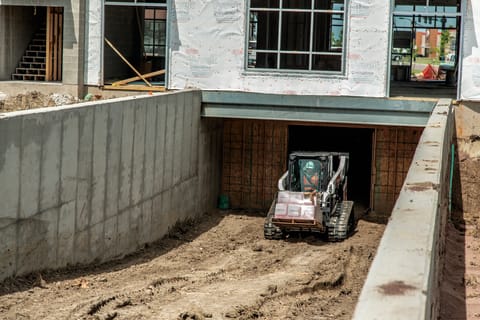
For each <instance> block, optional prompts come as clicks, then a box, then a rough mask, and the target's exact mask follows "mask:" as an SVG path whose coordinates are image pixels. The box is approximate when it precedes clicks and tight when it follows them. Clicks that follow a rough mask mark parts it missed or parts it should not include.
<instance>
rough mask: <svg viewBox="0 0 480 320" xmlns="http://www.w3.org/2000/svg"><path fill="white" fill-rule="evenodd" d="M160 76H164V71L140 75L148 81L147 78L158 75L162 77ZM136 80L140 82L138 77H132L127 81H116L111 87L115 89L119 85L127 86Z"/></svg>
mask: <svg viewBox="0 0 480 320" xmlns="http://www.w3.org/2000/svg"><path fill="white" fill-rule="evenodd" d="M162 74H165V70H158V71H153V72H150V73H146V74H142V76H143V77H144V78H146V79H148V78H151V77H155V76H159V75H162ZM138 80H141V78H140V77H138V76H137V77H132V78H128V79H125V80H120V81H116V82H114V83H112V86H114V87H116V86H120V85H123V84H127V83H129V82H132V81H138Z"/></svg>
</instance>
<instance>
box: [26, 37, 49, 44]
mask: <svg viewBox="0 0 480 320" xmlns="http://www.w3.org/2000/svg"><path fill="white" fill-rule="evenodd" d="M45 42H47V38H46V36H45V35H44V36H38V35H37V36H35V38H33V39H32V41H30V44H40V45H45Z"/></svg>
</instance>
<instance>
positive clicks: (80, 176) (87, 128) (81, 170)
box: [75, 108, 95, 247]
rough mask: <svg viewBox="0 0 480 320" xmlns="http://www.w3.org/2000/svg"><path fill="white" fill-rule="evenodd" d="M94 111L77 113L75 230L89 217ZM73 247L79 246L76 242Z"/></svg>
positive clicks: (82, 229)
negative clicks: (77, 143)
mask: <svg viewBox="0 0 480 320" xmlns="http://www.w3.org/2000/svg"><path fill="white" fill-rule="evenodd" d="M94 111H95V110H94V109H92V108H91V109H82V110H81V111H80V114H79V145H78V169H77V213H76V219H75V228H76V231H84V230H86V229H87V228H88V225H89V219H90V217H89V215H88V213H89V212H90V208H91V197H92V192H91V189H90V186H91V184H92V156H93V123H94ZM75 247H79V246H78V245H77V244H76V245H75ZM86 247H88V245H87V246H86Z"/></svg>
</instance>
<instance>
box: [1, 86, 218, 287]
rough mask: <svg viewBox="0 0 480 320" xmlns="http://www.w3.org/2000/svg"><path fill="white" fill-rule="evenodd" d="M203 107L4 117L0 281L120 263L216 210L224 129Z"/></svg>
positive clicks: (106, 104)
mask: <svg viewBox="0 0 480 320" xmlns="http://www.w3.org/2000/svg"><path fill="white" fill-rule="evenodd" d="M184 95H185V97H183V96H184ZM192 96H193V97H194V98H192ZM192 103H196V105H192ZM200 108H201V106H200V92H199V91H192V92H179V93H172V94H165V95H155V96H145V97H130V98H122V99H116V100H111V101H99V102H90V103H84V104H81V105H77V106H66V107H59V108H55V109H48V110H47V109H45V110H41V109H37V110H29V111H22V112H14V113H9V114H7V115H6V116H5V117H4V118H2V119H0V133H1V134H2V141H1V142H0V152H1V153H0V178H1V179H2V183H1V184H0V191H3V192H2V193H0V201H1V202H2V203H4V204H5V206H4V207H3V208H4V209H3V210H1V211H0V231H1V232H0V256H1V257H2V259H0V260H1V261H0V280H1V279H4V278H5V277H8V276H12V275H21V274H25V273H28V272H34V271H38V270H41V269H44V268H58V267H64V266H66V265H68V264H70V265H71V264H78V263H81V264H84V263H90V262H93V261H105V260H109V259H113V258H117V257H122V256H124V255H125V254H128V253H130V252H133V251H135V250H137V249H138V248H140V247H141V246H142V245H144V244H145V243H147V242H151V241H155V240H158V239H159V238H161V237H162V236H164V235H165V234H166V233H167V232H168V230H169V229H170V228H171V227H172V226H173V225H174V224H175V223H177V222H179V221H182V220H185V219H189V218H194V217H196V216H198V215H199V214H201V213H203V212H205V211H208V210H209V209H211V208H212V207H214V206H215V204H216V201H215V200H216V197H217V195H218V184H216V183H213V186H212V188H208V187H207V186H208V185H209V184H210V185H211V184H212V181H213V179H219V177H220V172H219V166H218V165H219V161H220V160H219V158H218V159H217V158H216V157H219V156H220V154H221V153H220V147H221V145H220V144H219V143H217V142H218V141H219V139H218V137H221V136H222V127H221V126H220V125H218V123H221V120H212V119H209V120H201V119H200V113H199V112H200ZM190 110H191V111H190ZM203 121H206V122H208V123H209V124H208V125H202V124H200V123H201V122H203ZM178 130H182V131H185V132H182V133H178V132H177V131H178ZM192 146H196V147H195V148H194V147H192ZM203 149H205V150H203ZM192 159H196V160H198V161H199V162H203V163H201V164H199V163H194V164H192V163H191V161H192ZM192 168H200V169H199V170H198V169H197V170H193V172H192ZM174 171H175V173H174ZM174 176H175V183H174V181H173V177H174ZM4 181H8V182H9V183H3V182H4ZM132 200H133V201H132Z"/></svg>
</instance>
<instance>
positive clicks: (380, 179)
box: [372, 127, 423, 217]
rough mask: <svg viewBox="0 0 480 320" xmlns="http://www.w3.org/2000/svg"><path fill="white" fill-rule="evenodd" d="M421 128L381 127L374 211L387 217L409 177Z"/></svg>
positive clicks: (378, 135) (376, 163)
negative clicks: (406, 178)
mask: <svg viewBox="0 0 480 320" xmlns="http://www.w3.org/2000/svg"><path fill="white" fill-rule="evenodd" d="M422 131H423V129H421V128H402V127H397V128H395V127H393V128H391V127H390V128H389V127H381V128H377V130H376V132H375V147H374V150H375V167H374V168H373V170H372V171H373V177H372V181H373V186H372V187H373V208H374V210H375V212H376V213H377V214H379V215H381V216H385V217H388V216H390V213H391V212H392V209H393V206H394V205H395V201H397V198H398V195H399V194H400V191H401V189H402V186H403V182H404V181H405V177H406V176H407V173H408V169H409V168H410V165H411V163H412V159H413V155H414V154H415V149H416V148H417V145H418V141H419V139H420V136H421V134H422Z"/></svg>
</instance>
